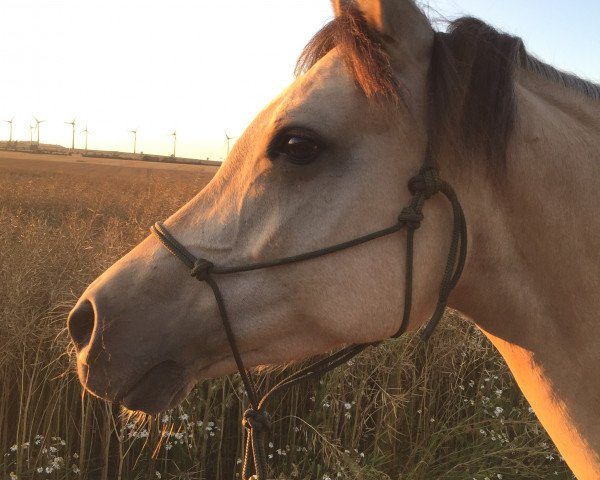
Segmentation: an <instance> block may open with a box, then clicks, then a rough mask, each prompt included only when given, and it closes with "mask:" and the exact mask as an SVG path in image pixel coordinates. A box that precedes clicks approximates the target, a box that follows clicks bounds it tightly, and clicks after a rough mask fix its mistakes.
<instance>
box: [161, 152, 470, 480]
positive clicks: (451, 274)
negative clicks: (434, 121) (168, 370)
mask: <svg viewBox="0 0 600 480" xmlns="http://www.w3.org/2000/svg"><path fill="white" fill-rule="evenodd" d="M408 189H409V191H410V193H411V194H412V198H411V200H410V203H409V204H408V206H406V207H405V208H403V209H402V211H401V212H400V215H399V216H398V221H397V222H396V224H394V225H392V226H391V227H388V228H384V229H383V230H378V231H376V232H373V233H370V234H367V235H364V236H361V237H358V238H355V239H353V240H349V241H347V242H342V243H339V244H337V245H333V246H330V247H326V248H322V249H319V250H314V251H312V252H307V253H302V254H299V255H293V256H290V257H283V258H278V259H274V260H267V261H264V262H258V263H250V264H247V265H240V266H232V267H217V266H215V265H213V264H212V263H211V262H210V261H208V260H206V259H204V258H196V257H195V256H194V255H192V253H190V251H189V250H187V249H186V248H185V247H184V246H183V245H182V244H181V243H179V242H178V241H177V240H176V239H175V238H174V237H173V235H171V234H170V233H169V231H168V230H167V229H166V228H165V226H164V225H163V224H162V223H160V222H157V223H156V224H154V226H152V227H151V229H150V231H151V232H152V233H153V234H154V235H155V236H156V237H157V238H158V239H159V240H160V241H161V242H162V244H163V245H164V246H165V247H166V248H167V249H168V250H169V251H170V252H171V253H172V254H173V255H175V256H176V257H177V258H179V259H180V260H181V261H182V262H183V263H184V264H185V265H186V266H187V267H188V268H189V269H190V271H191V275H192V276H193V277H195V278H196V279H197V280H199V281H202V282H206V283H207V284H208V285H209V287H210V288H211V289H212V291H213V294H214V296H215V300H216V302H217V306H218V308H219V313H220V316H221V320H222V322H223V327H224V329H225V333H226V334H227V339H228V341H229V345H230V346H231V351H232V353H233V357H234V359H235V362H236V364H237V368H238V370H239V372H240V376H241V378H242V382H243V383H244V386H245V388H246V392H247V393H248V399H249V401H250V408H249V409H248V410H246V412H244V416H243V419H242V425H243V426H244V427H245V428H246V429H247V430H248V439H247V441H246V451H245V455H244V463H243V468H242V478H243V480H250V479H251V478H253V479H255V480H266V479H267V455H266V452H265V446H264V437H265V434H266V432H268V431H269V430H270V429H271V422H270V417H269V415H268V413H267V412H266V411H265V409H264V405H265V402H266V401H267V400H268V399H269V398H270V397H271V396H272V395H273V394H275V393H276V392H279V391H281V390H283V389H287V388H290V387H292V386H294V385H296V384H298V383H300V382H302V381H304V380H307V379H310V378H315V377H318V376H320V375H322V374H323V373H325V372H327V371H329V370H332V369H334V368H336V367H337V366H339V365H341V364H343V363H345V362H347V361H348V360H349V359H351V358H352V357H354V356H355V355H357V354H358V353H360V352H362V351H363V350H364V349H365V348H367V347H368V346H370V345H371V344H358V345H350V346H348V347H345V348H343V349H341V350H339V351H337V352H335V353H333V354H332V355H330V356H328V357H326V358H323V359H321V360H318V361H316V362H314V363H313V364H311V365H309V366H308V367H305V368H303V369H301V370H299V371H297V372H296V373H294V374H292V375H290V376H289V377H288V378H286V379H284V380H282V381H281V382H279V383H278V384H277V385H275V386H274V387H273V388H271V390H269V391H268V392H267V393H266V394H265V395H264V396H263V397H262V398H261V399H260V400H259V397H258V394H257V389H256V386H255V383H254V381H253V380H252V377H251V375H250V372H249V371H248V370H247V369H246V367H245V366H244V362H243V361H242V358H241V356H240V352H239V349H238V347H237V342H236V339H235V335H234V333H233V330H232V328H231V322H230V321H229V316H228V315H227V309H226V308H225V302H224V300H223V296H222V295H221V291H220V290H219V286H218V285H217V283H216V282H215V279H214V277H213V275H227V274H231V273H239V272H248V271H251V270H258V269H262V268H270V267H278V266H281V265H287V264H290V263H297V262H302V261H305V260H310V259H313V258H317V257H321V256H323V255H328V254H330V253H334V252H338V251H340V250H345V249H348V248H351V247H354V246H356V245H360V244H362V243H366V242H370V241H371V240H375V239H376V238H380V237H384V236H387V235H391V234H392V233H396V232H398V231H400V230H401V229H403V228H406V272H405V278H406V284H405V290H404V313H403V316H402V322H401V324H400V328H399V329H398V331H397V332H396V333H395V334H394V335H393V337H394V338H395V337H399V336H400V335H402V334H403V333H404V332H405V331H406V328H407V326H408V321H409V318H410V311H411V303H412V276H413V237H414V234H415V231H416V230H417V229H418V228H419V227H420V225H421V221H422V220H423V213H422V211H423V205H424V203H425V200H427V199H429V198H431V197H432V196H433V195H435V194H437V193H442V194H444V195H445V196H446V198H447V199H448V201H449V202H450V205H451V206H452V212H453V217H454V222H453V223H454V225H453V230H452V241H451V244H450V250H449V252H448V260H447V262H446V267H445V271H444V275H443V277H442V282H441V285H440V291H439V297H438V302H437V305H436V308H435V311H434V313H433V315H432V317H431V319H430V320H429V322H428V323H427V325H426V326H425V328H424V329H423V331H422V333H421V337H422V339H423V340H427V339H428V338H429V336H430V335H431V334H432V332H433V330H434V329H435V327H436V325H437V324H438V322H439V321H440V319H441V318H442V315H443V313H444V308H445V307H446V303H447V301H448V296H449V295H450V292H451V291H452V289H453V288H454V287H455V285H456V283H457V282H458V279H459V278H460V275H461V273H462V269H463V266H464V263H465V258H466V252H467V228H466V223H465V217H464V213H463V210H462V207H461V205H460V203H459V201H458V198H457V196H456V193H455V192H454V190H453V189H452V187H451V186H450V185H449V184H448V183H446V182H445V181H443V180H440V178H439V176H438V170H437V168H436V167H435V166H434V165H433V162H432V161H431V156H430V155H429V153H428V154H427V156H426V158H425V162H424V164H423V167H422V168H421V170H420V172H419V174H418V175H416V176H414V177H412V178H411V179H410V180H409V182H408Z"/></svg>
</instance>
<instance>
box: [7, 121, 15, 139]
mask: <svg viewBox="0 0 600 480" xmlns="http://www.w3.org/2000/svg"><path fill="white" fill-rule="evenodd" d="M14 119H15V117H12V118H11V119H10V120H4V121H5V122H6V123H10V136H9V139H8V143H12V127H13V120H14Z"/></svg>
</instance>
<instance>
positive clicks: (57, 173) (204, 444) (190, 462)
mask: <svg viewBox="0 0 600 480" xmlns="http://www.w3.org/2000/svg"><path fill="white" fill-rule="evenodd" d="M215 171H216V169H215V168H214V167H207V166H202V167H201V166H191V165H173V164H149V163H145V162H141V161H140V162H134V161H127V162H123V161H119V160H94V159H90V158H83V157H79V156H76V155H74V156H72V157H66V156H42V155H34V154H22V153H14V152H0V351H1V352H2V355H1V356H0V385H1V386H2V388H1V391H0V479H2V480H4V479H43V478H45V479H56V480H59V479H60V480H62V479H111V480H112V479H123V480H133V479H147V480H150V479H157V478H161V479H206V480H214V479H218V480H221V479H232V480H234V479H236V478H239V467H240V465H239V463H238V461H239V460H238V459H240V458H241V457H242V443H241V426H240V419H241V413H242V412H243V410H244V409H245V406H244V405H243V403H244V402H243V400H244V395H243V393H242V389H241V382H240V381H239V377H238V376H236V375H232V376H230V377H227V378H223V379H217V380H211V381H206V382H203V383H202V384H200V385H199V386H198V387H197V388H196V390H195V391H194V392H193V393H192V394H191V395H190V397H189V398H188V399H187V400H186V401H185V402H184V403H183V404H182V405H181V406H180V407H178V408H177V409H175V410H173V411H170V412H166V413H164V414H163V415H159V416H156V417H153V418H137V419H136V418H131V417H129V416H128V415H126V414H124V413H121V412H119V411H118V410H117V409H116V408H114V407H111V406H110V405H108V404H106V403H104V402H102V401H100V400H97V399H95V398H91V397H90V396H88V395H82V392H81V387H80V385H79V383H78V381H77V378H76V375H75V373H74V369H73V358H72V348H71V346H70V345H69V341H68V336H67V333H66V330H65V326H66V315H67V313H68V311H69V309H70V308H71V306H72V305H73V304H74V302H75V301H76V299H77V298H78V296H79V295H80V294H81V293H82V292H83V290H84V289H85V287H86V286H87V284H88V283H89V282H90V281H92V280H93V279H94V278H95V277H96V276H97V275H98V274H99V273H101V272H102V271H103V270H104V269H105V268H106V267H108V266H109V265H110V264H111V263H112V262H114V261H115V260H116V259H118V258H119V257H120V256H121V255H123V254H124V253H125V252H126V251H128V250H129V249H130V248H131V247H132V246H134V245H135V244H136V243H138V242H139V241H140V240H141V239H142V238H144V237H145V236H146V235H148V228H149V226H150V225H152V224H153V223H154V222H155V221H156V220H158V219H162V218H165V217H166V216H168V214H170V213H171V212H173V211H175V210H176V209H177V208H178V207H179V206H180V205H182V204H183V203H184V202H185V201H187V200H188V199H190V198H191V197H192V196H193V195H194V194H195V192H197V191H199V190H200V189H201V188H202V187H203V185H205V184H206V183H207V182H208V181H209V180H210V178H211V177H212V176H213V175H214V172H215ZM278 375H280V373H279V372H273V373H270V374H268V375H267V376H265V377H264V379H263V380H262V381H263V382H264V384H263V387H264V386H266V384H269V383H272V382H273V381H274V380H275V379H276V377H277V376H278ZM272 405H273V406H272V407H271V409H270V410H271V413H273V415H274V418H275V423H274V429H273V433H272V436H271V442H272V443H270V444H269V446H268V448H267V449H268V450H269V452H270V457H271V459H270V462H271V464H270V465H271V467H272V468H273V472H274V476H275V475H276V474H280V475H281V476H280V477H277V478H282V479H283V478H286V479H287V478H292V479H318V480H326V479H330V480H333V479H337V478H342V479H365V480H371V479H373V480H375V479H381V480H383V479H386V480H387V479H393V480H397V479H403V480H404V479H411V480H412V479H414V480H417V479H420V480H429V479H455V480H471V479H476V480H486V479H488V480H494V479H504V480H506V479H548V478H558V479H566V478H573V477H572V475H571V473H570V472H569V470H568V468H567V467H566V465H565V464H564V462H562V460H561V458H560V456H559V455H558V454H557V453H556V450H555V448H554V446H553V445H552V443H551V441H550V440H549V438H548V437H547V435H546V434H545V432H544V431H543V429H542V428H541V426H540V425H539V423H538V422H537V420H536V418H535V415H534V413H533V412H532V411H531V409H530V408H529V406H528V404H527V402H526V401H525V400H524V398H523V397H522V395H521V394H520V392H519V390H518V388H517V387H516V385H515V383H514V380H513V378H512V376H511V375H510V373H509V372H508V370H507V368H506V366H505V364H504V362H503V361H502V359H501V358H500V356H499V355H498V354H497V352H496V351H495V350H494V349H493V347H492V346H491V345H490V344H489V343H488V342H487V340H486V339H485V338H484V337H483V336H482V335H481V334H480V333H479V332H478V331H477V330H476V329H475V328H474V327H473V326H472V324H470V323H469V322H468V321H466V320H464V319H462V318H460V317H459V315H458V314H456V313H451V314H450V315H449V317H448V318H446V320H445V321H444V322H443V323H442V325H441V328H440V329H439V330H438V332H437V333H436V334H435V335H434V337H433V338H432V339H431V340H430V341H429V342H428V343H427V344H422V343H420V342H419V340H418V339H417V337H416V336H410V335H408V336H406V337H405V338H402V339H399V340H396V341H390V342H387V343H385V344H384V345H382V346H380V347H378V348H377V349H369V350H368V351H366V352H365V353H363V354H362V355H361V356H359V357H357V358H356V359H355V360H352V361H351V362H349V364H348V365H346V366H345V367H344V368H340V369H338V370H337V371H335V372H332V373H330V374H328V375H327V376H326V377H324V378H323V380H321V381H320V382H313V383H310V384H305V385H301V386H299V387H297V388H295V389H293V390H292V391H290V392H288V393H286V394H284V395H282V396H281V397H280V398H279V399H278V400H277V401H276V402H273V403H272Z"/></svg>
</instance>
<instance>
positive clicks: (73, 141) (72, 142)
mask: <svg viewBox="0 0 600 480" xmlns="http://www.w3.org/2000/svg"><path fill="white" fill-rule="evenodd" d="M65 124H66V125H71V126H72V127H73V137H72V139H71V150H72V151H73V152H74V151H75V119H74V118H73V120H71V121H70V122H65Z"/></svg>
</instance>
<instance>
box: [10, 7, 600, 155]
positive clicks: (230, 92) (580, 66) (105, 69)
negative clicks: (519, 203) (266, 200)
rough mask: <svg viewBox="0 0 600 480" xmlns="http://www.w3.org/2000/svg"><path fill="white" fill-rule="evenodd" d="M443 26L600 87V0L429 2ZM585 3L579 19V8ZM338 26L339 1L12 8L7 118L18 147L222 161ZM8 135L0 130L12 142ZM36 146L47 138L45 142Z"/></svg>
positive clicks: (433, 15) (431, 13)
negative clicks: (33, 142) (453, 24)
mask: <svg viewBox="0 0 600 480" xmlns="http://www.w3.org/2000/svg"><path fill="white" fill-rule="evenodd" d="M420 4H421V5H422V7H423V8H424V11H425V12H426V13H427V14H428V15H429V17H430V18H431V19H432V20H436V22H437V23H436V25H438V28H440V29H443V25H442V23H441V22H440V21H441V20H442V19H453V18H457V17H459V16H462V15H472V16H476V17H479V18H481V19H483V20H485V21H487V22H488V23H490V24H492V25H494V26H496V27H498V28H500V29H502V30H504V31H506V32H509V33H512V34H514V35H518V36H520V37H522V38H523V40H524V41H525V45H526V47H527V48H528V50H529V51H530V52H531V53H534V54H535V55H536V56H538V58H541V59H542V60H544V61H547V62H549V63H551V64H553V65H554V66H556V67H558V68H561V69H563V70H567V71H570V72H572V73H575V74H578V75H580V76H582V77H584V78H586V79H588V80H592V81H596V82H600V28H598V19H599V18H600V1H598V0H578V1H577V2H572V1H567V0H544V1H541V0H528V1H523V0H425V1H421V2H420ZM574 6H575V8H574ZM331 17H332V12H331V6H330V2H329V0H255V1H248V0H218V1H208V0H170V1H166V0H162V1H158V0H0V65H1V71H2V81H1V83H0V120H10V119H11V118H12V117H13V116H14V123H13V138H15V139H17V140H29V137H30V129H29V125H33V124H34V123H35V121H34V119H33V116H35V117H37V118H38V119H40V120H46V122H44V123H42V124H41V129H40V141H41V142H42V143H55V144H60V145H64V146H70V144H71V126H70V125H66V124H65V123H64V122H70V121H72V120H73V119H74V118H75V121H76V132H77V136H76V147H78V148H82V147H83V145H84V134H83V133H82V130H84V129H85V128H86V126H87V127H88V130H89V132H90V133H89V137H88V138H89V148H95V149H96V148H97V149H108V150H120V151H132V149H133V134H132V133H130V132H129V130H134V129H137V130H138V137H137V150H138V152H139V151H143V152H145V153H155V154H163V155H169V154H171V153H172V152H173V137H172V136H170V135H169V134H171V133H172V132H173V131H174V130H176V131H177V155H178V156H185V157H194V158H207V157H208V158H211V159H215V160H220V159H222V158H223V157H224V156H225V153H226V149H227V146H226V141H225V131H227V133H228V134H229V135H230V136H232V137H237V136H239V135H240V134H241V133H242V132H243V131H244V129H245V127H246V126H247V125H248V124H249V122H250V121H251V120H252V118H254V116H255V115H256V114H257V113H258V111H259V110H260V109H261V108H262V107H263V106H264V105H266V104H267V103H268V102H269V100H271V99H272V98H273V97H274V96H275V95H276V94H277V93H278V92H279V91H281V90H282V89H284V88H285V87H286V86H287V85H288V84H289V83H290V82H291V81H292V80H293V69H294V64H295V60H296V58H297V57H298V54H299V53H300V51H301V50H302V47H303V46H304V45H305V44H306V43H307V41H308V40H309V39H310V38H311V36H312V35H313V34H314V33H315V32H316V31H317V30H318V29H319V28H320V27H321V26H323V25H324V24H325V23H326V22H327V21H328V20H329V19H331ZM8 136H9V124H8V123H6V122H4V121H2V122H0V140H8ZM34 138H35V137H34Z"/></svg>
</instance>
